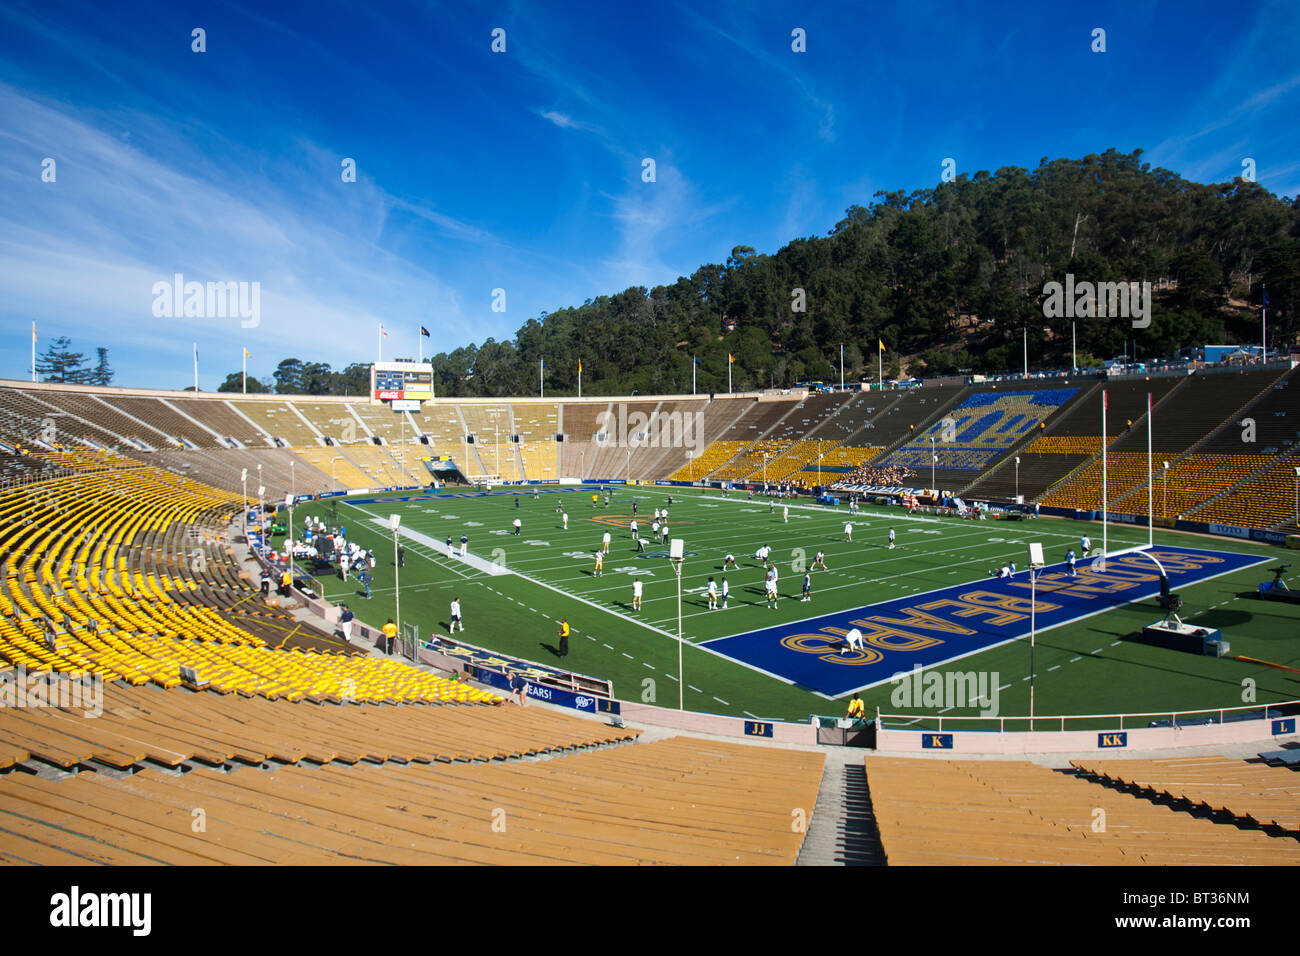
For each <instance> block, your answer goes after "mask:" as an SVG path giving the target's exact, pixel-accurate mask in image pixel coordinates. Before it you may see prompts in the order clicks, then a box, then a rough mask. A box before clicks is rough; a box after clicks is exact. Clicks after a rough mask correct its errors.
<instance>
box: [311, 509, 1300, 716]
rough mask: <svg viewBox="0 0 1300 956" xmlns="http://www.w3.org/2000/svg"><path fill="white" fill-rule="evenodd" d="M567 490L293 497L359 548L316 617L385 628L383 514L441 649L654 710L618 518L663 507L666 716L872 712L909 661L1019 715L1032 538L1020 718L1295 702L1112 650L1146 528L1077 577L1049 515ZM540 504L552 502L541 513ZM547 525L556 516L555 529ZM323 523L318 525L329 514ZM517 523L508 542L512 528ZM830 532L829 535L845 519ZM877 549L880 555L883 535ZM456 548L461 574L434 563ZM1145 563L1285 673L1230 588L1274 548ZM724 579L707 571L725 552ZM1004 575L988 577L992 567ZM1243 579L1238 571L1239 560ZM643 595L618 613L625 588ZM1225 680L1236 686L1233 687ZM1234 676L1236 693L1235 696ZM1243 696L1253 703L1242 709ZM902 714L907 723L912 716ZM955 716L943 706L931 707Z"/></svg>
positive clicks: (1289, 677) (1135, 611)
mask: <svg viewBox="0 0 1300 956" xmlns="http://www.w3.org/2000/svg"><path fill="white" fill-rule="evenodd" d="M593 490H594V489H592V488H590V487H576V486H565V487H557V486H544V487H542V488H539V489H538V490H537V494H536V496H535V495H534V492H533V489H532V488H528V489H526V490H523V491H520V492H519V493H518V494H516V493H515V491H514V490H513V489H504V490H503V489H497V490H494V491H493V492H492V493H489V494H480V493H478V492H463V493H454V492H453V493H430V494H412V495H406V496H389V497H385V498H373V497H358V498H354V499H347V500H337V499H336V500H334V501H332V502H329V501H326V502H314V503H312V504H309V505H303V506H300V507H298V508H296V509H295V515H294V517H295V522H296V523H297V524H298V525H299V526H301V523H302V515H304V514H307V513H313V514H317V515H319V516H321V517H324V518H325V519H326V520H327V521H329V522H330V523H331V524H342V525H344V526H345V527H346V529H347V538H348V539H349V540H355V541H358V542H359V543H360V544H361V545H362V546H363V547H367V548H371V549H373V550H374V551H375V553H376V555H377V556H378V561H379V563H378V566H377V568H376V570H375V572H374V577H375V583H374V587H373V590H372V597H371V598H370V599H369V600H367V599H366V598H365V597H364V592H363V591H362V590H360V589H359V588H358V585H357V584H356V583H355V581H352V580H349V581H348V582H347V583H344V582H343V581H341V580H340V579H339V578H338V577H337V576H334V577H324V578H322V579H320V583H321V586H322V588H323V590H324V593H325V595H326V596H327V597H328V598H329V599H330V600H332V601H335V602H337V601H339V600H346V601H347V602H348V603H349V604H350V605H351V606H352V607H353V609H354V610H355V611H356V612H357V614H358V616H359V617H360V618H361V619H362V620H364V621H366V622H368V623H371V624H375V625H378V624H382V623H383V622H384V621H385V620H386V619H387V618H388V617H390V616H394V615H395V592H394V576H395V574H396V573H397V572H396V569H395V567H394V564H395V562H394V548H393V536H392V533H391V531H389V529H388V517H389V515H390V514H397V515H400V517H401V527H400V531H399V540H400V542H401V544H402V545H403V547H404V548H405V566H404V567H403V568H402V569H401V570H400V581H401V617H402V620H403V621H404V622H414V623H416V624H418V626H419V628H420V633H421V634H422V635H424V636H426V637H427V636H428V635H429V634H430V633H438V634H441V635H446V634H447V633H448V630H447V629H448V623H449V612H448V605H449V603H450V601H451V600H452V599H453V598H454V597H459V598H460V600H461V604H462V606H463V613H464V621H465V626H466V627H465V632H464V634H463V635H462V634H460V633H459V632H458V633H457V634H456V635H455V637H456V638H458V639H460V638H462V637H463V639H464V640H466V641H468V642H470V643H473V644H477V645H479V646H482V647H487V648H491V649H493V650H497V651H500V652H502V653H504V654H508V655H511V656H516V657H519V658H523V659H527V660H532V661H536V662H538V663H541V664H545V665H550V666H563V667H565V668H567V669H571V670H574V671H578V672H581V673H585V674H589V675H593V676H597V677H603V678H607V679H610V680H612V681H613V682H614V687H615V693H616V695H617V696H618V697H620V698H623V699H625V700H632V701H644V702H647V703H656V704H658V705H661V706H669V707H676V706H677V702H678V693H679V689H678V670H677V668H678V654H677V639H676V635H677V626H678V603H677V602H678V592H677V581H676V576H675V574H674V571H673V567H672V564H671V562H670V561H669V560H668V547H667V545H666V544H662V545H661V544H659V543H657V542H653V541H652V542H650V543H649V544H647V546H646V551H645V552H638V549H637V547H636V545H635V542H634V541H633V538H632V535H631V533H630V531H629V523H630V521H631V520H632V518H633V505H634V503H635V506H636V514H635V517H636V520H637V521H638V522H639V525H640V530H639V533H638V536H639V537H643V538H647V539H649V538H650V537H651V534H650V524H651V522H652V521H653V512H654V509H655V508H664V507H667V506H668V500H669V497H670V496H671V498H672V501H673V504H672V506H671V507H670V508H669V527H670V536H671V537H673V538H677V537H680V538H682V539H683V540H684V542H685V549H686V551H685V555H686V557H685V562H684V565H683V570H682V579H681V626H682V634H683V638H684V640H685V642H686V646H685V648H684V654H683V670H684V679H685V690H684V705H685V707H686V708H687V709H688V710H699V711H707V712H712V713H722V714H732V715H747V716H753V717H771V718H782V719H793V720H803V719H806V718H807V717H808V715H809V714H813V713H821V714H841V713H842V712H843V709H844V707H845V705H846V698H847V696H848V695H851V694H852V693H853V692H854V691H859V690H860V691H861V693H862V696H863V700H864V701H865V702H866V704H867V707H868V711H869V712H870V711H872V710H873V709H874V708H875V707H877V706H879V707H881V708H882V709H883V710H886V711H898V710H905V711H908V712H911V710H910V708H908V707H902V708H900V707H898V706H897V705H895V704H891V699H890V698H891V693H892V692H894V691H895V690H896V686H897V685H896V684H895V683H894V682H892V681H891V678H892V677H893V675H894V674H896V673H899V672H908V671H910V670H911V669H912V668H913V667H914V666H918V665H919V666H922V667H926V668H929V669H932V670H937V671H939V672H946V671H950V670H952V671H960V672H963V673H968V672H972V671H979V672H981V673H984V674H986V675H987V676H989V677H990V679H996V681H997V683H996V685H994V686H996V687H997V689H998V693H999V700H998V705H999V708H1000V713H1001V714H1003V715H1018V714H1023V713H1026V712H1027V710H1028V681H1027V677H1028V674H1029V666H1030V665H1029V646H1028V645H1029V639H1028V631H1029V626H1028V614H1027V611H1028V608H1029V603H1030V602H1029V590H1028V580H1027V576H1026V574H1025V571H1024V559H1025V552H1026V545H1027V543H1028V542H1030V541H1037V542H1041V543H1042V544H1043V546H1044V552H1045V555H1046V559H1047V561H1048V565H1049V566H1048V568H1046V569H1045V570H1044V572H1043V573H1042V575H1040V577H1039V581H1038V585H1037V590H1036V594H1035V603H1036V621H1035V623H1036V628H1037V637H1036V648H1035V668H1034V669H1035V672H1036V677H1035V694H1036V711H1037V713H1039V714H1081V713H1082V714H1087V713H1092V714H1104V713H1113V712H1137V711H1158V710H1164V709H1181V710H1186V709H1193V708H1198V707H1231V706H1239V705H1241V704H1243V703H1255V702H1260V703H1263V702H1267V701H1275V700H1286V699H1295V698H1297V697H1300V675H1296V674H1291V673H1288V672H1286V671H1282V670H1278V669H1274V668H1269V667H1266V666H1262V665H1259V664H1250V663H1245V662H1240V661H1235V660H1227V659H1214V658H1208V657H1199V656H1197V655H1193V654H1187V653H1179V652H1175V651H1169V650H1164V649H1160V648H1154V647H1148V646H1145V645H1141V644H1137V643H1133V642H1131V641H1129V640H1127V639H1126V638H1128V637H1129V636H1130V635H1132V634H1134V633H1136V632H1138V631H1140V630H1141V628H1142V626H1143V625H1145V624H1149V623H1152V622H1153V621H1156V620H1159V619H1161V618H1162V617H1163V616H1164V612H1163V611H1161V610H1160V609H1159V607H1158V606H1157V602H1156V600H1155V595H1156V594H1157V593H1158V573H1157V572H1156V570H1155V566H1154V563H1152V562H1151V561H1150V559H1149V558H1146V557H1143V556H1141V555H1132V554H1130V555H1122V556H1116V555H1115V552H1116V551H1120V550H1123V549H1126V548H1133V547H1136V546H1139V545H1145V543H1146V529H1145V528H1136V527H1133V526H1123V525H1112V526H1111V531H1110V540H1109V547H1110V552H1111V558H1110V559H1109V560H1108V561H1107V562H1106V563H1105V565H1104V566H1103V565H1100V564H1098V563H1096V562H1095V561H1094V560H1093V559H1090V558H1080V560H1079V565H1078V572H1079V573H1078V577H1077V578H1070V577H1069V576H1068V574H1067V573H1066V571H1065V569H1064V567H1063V566H1061V565H1060V562H1062V561H1063V559H1064V557H1065V553H1066V551H1067V550H1069V549H1071V548H1073V549H1074V550H1075V551H1076V553H1077V552H1078V551H1079V536H1080V535H1081V534H1084V533H1087V534H1089V535H1090V536H1091V537H1092V539H1093V542H1092V543H1093V545H1094V547H1095V548H1100V546H1101V529H1100V526H1098V525H1094V524H1089V523H1083V522H1074V521H1068V520H1063V519H1052V518H1039V519H1035V520H1027V521H1016V522H1012V521H994V520H983V521H969V520H960V519H955V518H946V517H934V516H927V515H914V516H909V515H907V514H906V513H905V512H904V511H903V510H902V509H900V508H877V507H867V508H865V509H863V510H862V511H861V512H860V513H859V514H857V515H850V514H849V513H848V508H847V507H846V506H843V505H841V506H840V507H839V508H826V507H822V506H819V505H815V504H810V503H807V502H801V503H799V504H792V505H790V506H789V517H788V520H785V518H784V516H783V513H782V505H781V503H779V502H778V503H776V504H775V506H770V505H769V503H768V502H767V501H766V500H763V499H759V498H756V499H755V500H754V501H749V500H748V499H747V497H746V496H745V495H744V494H743V493H733V494H732V495H731V496H730V497H725V498H724V497H723V496H722V495H721V493H720V492H717V491H709V492H701V491H699V490H695V489H689V490H683V489H678V488H667V487H639V486H610V489H609V490H610V501H609V504H608V505H606V503H605V498H604V495H603V494H599V496H598V501H597V503H596V504H595V505H593V503H592V499H591V495H592V493H593ZM557 505H558V506H559V507H560V508H561V509H562V512H561V511H557V510H556V509H557ZM562 513H567V514H568V527H567V529H566V528H565V527H564V524H563V520H562ZM332 515H333V517H332ZM516 518H518V519H519V521H520V523H521V529H520V533H519V534H515V533H513V526H512V523H513V521H514V520H515V519H516ZM846 522H847V523H851V524H852V525H853V533H852V540H851V541H846V540H845V533H844V526H845V524H846ZM891 528H893V529H894V531H895V534H896V541H897V546H896V547H895V548H893V549H890V548H889V546H888V544H889V541H888V534H889V530H890V529H891ZM606 532H608V533H609V534H610V536H611V541H610V552H609V554H608V555H606V556H605V558H604V568H603V573H602V574H600V575H597V574H596V573H595V570H594V565H595V553H596V552H597V551H599V550H600V549H601V547H602V538H603V535H604V534H605V533H606ZM462 534H464V535H467V536H468V538H469V542H468V551H469V554H470V556H471V558H470V560H462V559H460V558H459V557H458V556H449V555H448V553H447V546H446V540H447V538H448V537H451V538H452V544H453V549H454V550H455V551H456V552H459V547H460V538H461V535H462ZM1156 545H1157V547H1156V550H1155V554H1156V556H1157V557H1158V559H1159V560H1161V561H1162V563H1163V564H1165V565H1167V568H1166V569H1167V570H1168V572H1169V574H1170V578H1171V581H1172V582H1173V586H1174V588H1175V589H1176V590H1177V592H1178V593H1179V594H1180V595H1181V596H1182V597H1183V600H1184V610H1183V612H1182V616H1183V617H1184V619H1185V620H1188V621H1190V622H1191V623H1195V624H1201V625H1205V626H1208V627H1217V628H1222V629H1223V630H1224V637H1225V638H1227V639H1229V640H1230V641H1231V642H1232V653H1233V654H1236V655H1244V656H1249V657H1254V658H1257V659H1260V660H1266V661H1271V662H1275V663H1279V664H1283V665H1287V666H1290V667H1297V666H1300V638H1297V636H1296V635H1297V633H1298V632H1300V627H1298V626H1297V625H1298V624H1300V606H1291V605H1282V604H1276V603H1264V602H1261V601H1258V600H1257V599H1255V598H1252V597H1249V596H1245V595H1247V593H1248V592H1251V591H1253V590H1254V588H1255V586H1256V584H1257V583H1258V582H1259V581H1262V580H1265V579H1267V578H1268V577H1270V575H1268V573H1267V572H1266V571H1265V570H1264V569H1265V567H1271V566H1274V565H1276V564H1277V563H1278V562H1279V561H1281V560H1284V559H1285V557H1286V553H1285V552H1282V551H1280V550H1278V549H1276V548H1274V549H1267V548H1264V547H1263V546H1260V545H1254V544H1251V543H1248V542H1235V541H1234V542H1225V541H1223V540H1220V539H1210V538H1206V537H1197V536H1190V535H1183V534H1173V533H1159V532H1158V533H1157V535H1156ZM764 546H767V547H770V548H771V562H772V563H773V564H774V565H775V566H776V567H777V569H778V571H779V581H778V593H779V602H778V604H777V605H776V607H771V606H769V604H768V602H767V601H765V599H764V586H763V581H764V570H763V567H762V562H761V561H760V560H758V559H757V558H755V552H756V551H757V550H758V549H759V548H760V547H764ZM818 551H823V552H825V564H826V568H825V569H817V570H813V571H812V595H811V600H810V601H802V600H801V599H800V598H801V589H802V583H803V574H804V570H805V569H807V568H811V567H812V565H813V563H814V558H815V555H816V554H817V552H818ZM729 553H730V554H732V555H734V556H735V559H736V562H737V566H736V567H729V568H727V569H725V570H724V569H723V559H724V557H725V555H727V554H729ZM1008 561H1013V562H1015V563H1016V564H1017V565H1018V566H1019V568H1020V571H1019V573H1018V574H1017V576H1016V578H1014V579H1012V580H1011V581H1003V580H995V579H993V578H991V577H990V576H989V571H990V570H991V569H993V568H995V567H997V566H999V565H1001V564H1003V563H1005V562H1008ZM1252 565H1253V566H1252ZM710 576H712V577H714V578H715V580H716V582H717V583H718V586H719V589H720V588H721V582H722V579H723V577H725V578H726V579H727V582H728V584H729V586H730V600H729V602H728V606H727V607H726V608H725V609H724V608H719V609H717V610H710V609H709V607H708V602H707V599H706V594H705V592H706V588H707V582H708V578H709V577H710ZM634 579H639V580H640V581H641V582H642V583H643V586H644V597H643V605H642V608H641V610H639V611H638V610H634V609H633V607H632V593H633V580H634ZM561 618H567V620H568V621H569V623H570V625H571V627H572V630H573V636H572V638H571V640H570V653H569V655H568V657H567V658H565V659H564V660H563V661H561V660H560V658H559V657H558V656H557V655H558V650H557V648H558V640H557V631H558V628H559V621H560V619H561ZM852 627H858V628H859V629H860V630H862V631H863V633H864V634H866V635H867V636H868V638H869V640H868V644H867V646H866V647H865V648H864V650H863V651H853V652H850V653H845V651H846V650H847V648H846V647H845V646H844V641H843V634H844V633H846V632H847V630H848V629H849V628H852ZM1243 682H1244V683H1243ZM1251 682H1253V683H1251ZM1252 696H1253V699H1247V698H1250V697H1252ZM917 712H920V711H919V710H918V711H917ZM978 712H979V711H978V709H977V708H976V707H974V706H972V707H966V708H962V707H955V708H953V709H952V710H951V715H953V716H958V715H962V714H975V713H978Z"/></svg>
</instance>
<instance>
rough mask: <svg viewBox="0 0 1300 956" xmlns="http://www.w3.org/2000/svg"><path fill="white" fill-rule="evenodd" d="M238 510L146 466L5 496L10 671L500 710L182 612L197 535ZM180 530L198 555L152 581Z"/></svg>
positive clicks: (1, 636) (221, 497)
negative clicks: (153, 564)
mask: <svg viewBox="0 0 1300 956" xmlns="http://www.w3.org/2000/svg"><path fill="white" fill-rule="evenodd" d="M240 504H241V499H240V496H239V495H235V494H233V493H230V492H225V491H219V490H217V489H214V488H209V487H207V486H205V485H202V484H200V483H198V482H195V481H192V480H190V479H187V478H182V477H180V476H177V475H174V474H172V473H170V472H167V471H163V470H160V469H156V468H152V467H147V466H145V467H137V468H133V469H130V470H114V471H94V472H91V471H84V472H80V473H77V474H74V475H71V476H69V477H67V478H63V479H58V480H46V481H37V482H32V483H30V484H26V485H23V486H21V487H19V488H15V489H12V490H9V491H6V492H4V493H0V555H3V558H4V568H5V576H4V579H3V583H2V584H0V660H2V661H5V662H8V663H9V664H12V665H21V666H23V667H24V668H26V669H27V670H28V672H30V673H49V672H52V671H53V672H59V673H62V674H66V675H68V676H70V677H73V678H78V677H81V676H83V675H86V674H90V675H94V676H96V677H100V678H102V679H104V680H106V681H111V680H118V679H120V680H124V681H127V682H128V683H131V684H144V683H148V682H153V683H156V684H160V685H162V686H163V687H174V686H176V685H178V684H180V683H181V678H180V669H181V667H182V666H188V667H193V668H194V669H195V671H196V672H197V674H198V676H199V678H200V679H201V680H206V681H208V682H209V683H210V686H211V687H212V688H213V689H214V690H218V691H224V692H232V691H235V692H240V693H245V694H259V695H262V696H266V697H286V698H288V699H291V700H299V699H303V698H317V697H345V698H349V699H353V700H358V701H369V702H394V701H416V700H423V701H447V700H456V701H466V702H470V701H492V700H499V698H496V697H494V696H493V695H491V694H487V693H484V692H481V691H475V690H471V689H470V688H468V687H466V686H464V685H461V684H458V683H454V682H451V681H446V680H443V679H442V678H439V677H436V676H434V675H432V674H428V673H426V672H423V671H419V670H416V669H414V668H410V667H407V666H405V665H403V664H400V663H398V662H396V661H391V660H387V659H380V658H371V657H365V656H344V655H334V654H329V653H320V652H314V651H303V650H298V649H295V650H281V649H273V648H270V647H268V646H266V644H265V643H264V642H263V641H262V640H260V639H259V638H257V637H255V636H253V635H252V634H249V633H248V632H246V631H244V630H243V629H241V628H240V627H238V626H236V625H235V624H232V623H231V622H230V621H228V620H226V619H225V618H224V617H223V616H222V615H221V614H220V613H219V612H218V611H217V610H216V609H215V608H213V607H207V606H204V605H202V604H196V603H192V602H191V601H189V600H186V601H178V600H177V599H176V598H175V597H174V596H173V595H175V594H177V593H178V592H181V591H189V592H194V591H195V590H196V589H198V588H199V587H200V584H201V582H202V581H203V580H204V569H205V565H204V564H203V562H205V561H206V560H207V557H206V554H207V552H206V551H205V550H204V549H202V548H199V547H197V544H198V542H199V541H200V540H201V539H200V535H201V534H202V531H201V529H202V528H203V527H205V526H212V525H216V524H219V523H220V522H223V521H224V520H226V519H228V518H229V517H230V516H231V515H233V514H235V513H237V512H238V511H239V509H240ZM181 531H184V532H185V533H186V534H187V536H189V537H187V538H186V543H185V544H183V545H181V546H180V548H179V549H178V548H176V546H175V545H173V546H172V548H173V550H183V552H189V550H190V543H193V544H194V545H195V547H194V550H193V552H192V554H190V553H182V554H181V555H180V556H179V557H180V558H181V560H180V561H179V563H178V564H176V566H175V567H176V568H177V570H178V571H179V574H177V573H168V572H167V571H163V570H157V571H154V570H149V569H148V567H149V566H148V565H147V564H146V562H145V561H144V560H143V558H144V556H145V554H146V552H152V551H155V550H161V549H160V548H159V547H158V545H159V543H160V542H162V543H165V542H168V541H175V539H176V536H177V534H178V533H179V532H181ZM208 537H209V538H211V537H213V536H212V535H211V534H209V535H208ZM248 593H249V595H250V596H251V594H252V593H253V592H252V591H251V589H250V590H249V592H248ZM92 621H93V622H94V624H92Z"/></svg>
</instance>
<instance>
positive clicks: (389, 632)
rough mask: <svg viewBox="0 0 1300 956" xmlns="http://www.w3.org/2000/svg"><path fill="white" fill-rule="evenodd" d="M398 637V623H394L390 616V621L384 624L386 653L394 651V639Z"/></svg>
mask: <svg viewBox="0 0 1300 956" xmlns="http://www.w3.org/2000/svg"><path fill="white" fill-rule="evenodd" d="M396 638H397V625H396V624H394V623H393V619H392V618H391V617H390V618H389V619H388V623H387V624H385V625H384V653H385V654H391V653H393V641H394V640H396Z"/></svg>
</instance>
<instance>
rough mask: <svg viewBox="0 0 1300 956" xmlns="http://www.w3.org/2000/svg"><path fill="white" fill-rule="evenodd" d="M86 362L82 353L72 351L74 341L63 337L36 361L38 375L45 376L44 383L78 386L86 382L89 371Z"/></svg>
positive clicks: (55, 341) (56, 340)
mask: <svg viewBox="0 0 1300 956" xmlns="http://www.w3.org/2000/svg"><path fill="white" fill-rule="evenodd" d="M84 362H85V356H84V355H83V354H82V353H81V352H74V351H72V340H71V339H69V338H68V337H67V336H63V335H61V336H59V337H58V338H56V339H55V340H54V341H53V342H51V343H50V347H49V348H47V349H46V350H45V354H44V355H42V356H41V357H40V358H39V359H37V360H36V374H38V375H43V376H44V378H43V379H42V381H45V382H58V383H60V384H63V385H76V384H79V383H82V382H84V381H85V376H86V374H87V372H88V371H89V370H88V369H86V368H85V366H84V364H83V363H84Z"/></svg>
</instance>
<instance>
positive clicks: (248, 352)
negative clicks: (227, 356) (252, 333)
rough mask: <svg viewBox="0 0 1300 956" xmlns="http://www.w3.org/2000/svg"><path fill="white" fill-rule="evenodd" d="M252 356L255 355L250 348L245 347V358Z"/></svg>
mask: <svg viewBox="0 0 1300 956" xmlns="http://www.w3.org/2000/svg"><path fill="white" fill-rule="evenodd" d="M252 357H253V353H252V352H250V351H248V349H244V358H252Z"/></svg>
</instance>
